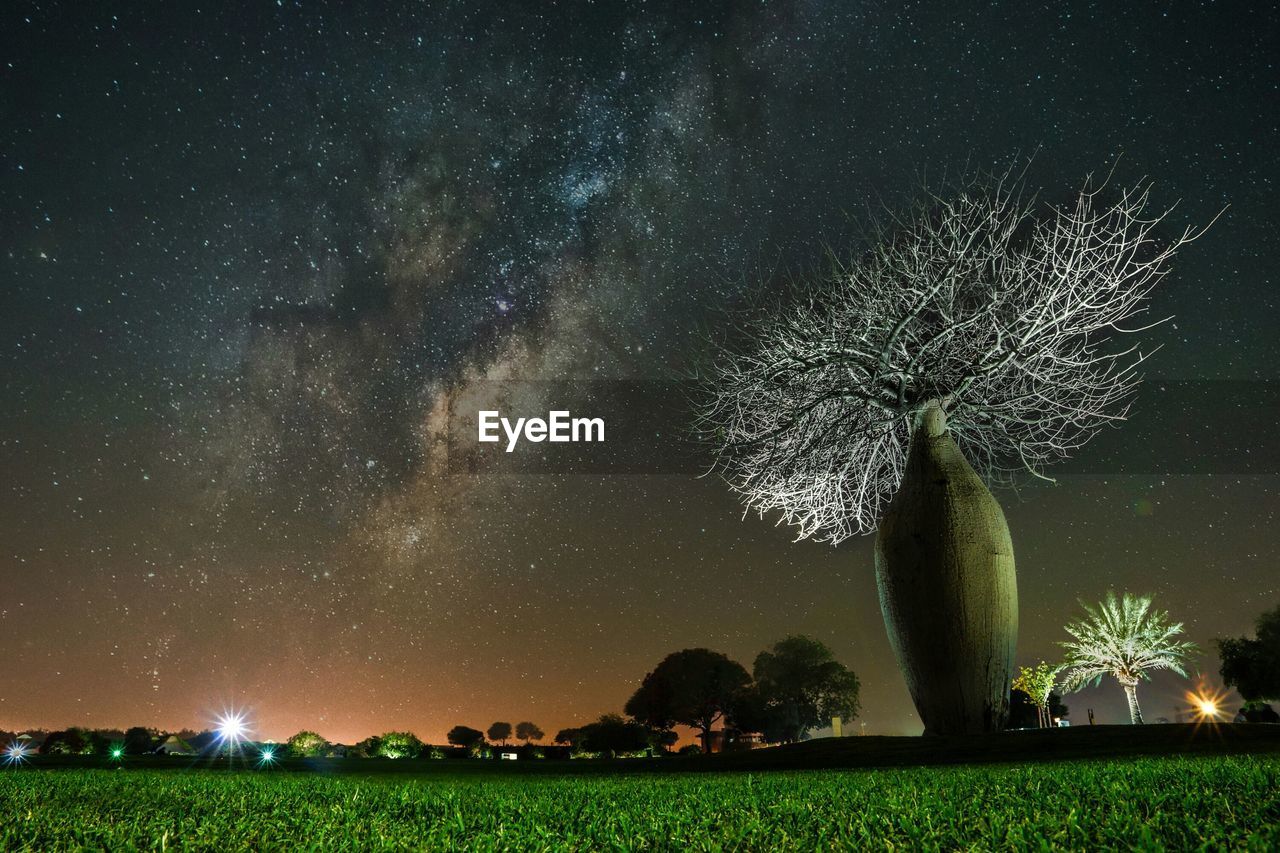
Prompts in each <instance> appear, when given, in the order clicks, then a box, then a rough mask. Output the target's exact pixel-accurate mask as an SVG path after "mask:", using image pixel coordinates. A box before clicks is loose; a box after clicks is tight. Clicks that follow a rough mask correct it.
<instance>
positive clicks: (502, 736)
mask: <svg viewBox="0 0 1280 853" xmlns="http://www.w3.org/2000/svg"><path fill="white" fill-rule="evenodd" d="M486 734H487V735H488V736H489V740H492V741H497V742H498V743H501V744H505V743H506V742H507V739H508V738H510V737H511V724H510V723H494V724H493V725H491V726H489V731H488V732H486Z"/></svg>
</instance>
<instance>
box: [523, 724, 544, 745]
mask: <svg viewBox="0 0 1280 853" xmlns="http://www.w3.org/2000/svg"><path fill="white" fill-rule="evenodd" d="M516 737H518V738H520V740H522V741H524V742H525V743H528V742H529V741H531V740H542V739H543V738H544V737H546V735H544V734H543V733H542V729H540V728H538V727H537V726H536V725H534V724H533V723H516Z"/></svg>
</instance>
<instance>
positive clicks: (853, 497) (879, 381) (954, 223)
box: [699, 173, 1198, 542]
mask: <svg viewBox="0 0 1280 853" xmlns="http://www.w3.org/2000/svg"><path fill="white" fill-rule="evenodd" d="M1101 189H1102V188H1101V187H1097V186H1095V185H1093V184H1092V183H1091V182H1089V181H1086V183H1085V186H1084V188H1083V189H1082V190H1081V191H1080V192H1079V193H1078V194H1077V195H1076V198H1075V202H1074V204H1069V205H1065V206H1062V207H1049V206H1045V205H1041V204H1040V203H1038V202H1037V200H1036V199H1035V196H1034V194H1033V193H1029V192H1026V191H1025V189H1024V187H1023V185H1022V182H1021V179H1020V178H1019V177H1018V176H1017V175H1014V174H1012V173H1008V174H1005V175H1003V176H995V177H993V178H990V179H988V178H982V177H980V178H977V179H974V180H969V181H965V182H962V183H961V184H960V185H959V186H957V187H955V188H954V189H952V190H950V191H949V192H947V193H945V194H932V193H931V194H927V195H925V196H924V197H923V198H922V201H921V202H920V203H919V204H918V205H916V206H915V207H914V208H912V209H909V210H907V211H905V212H903V213H899V214H897V215H894V216H892V217H891V219H890V220H889V224H888V225H887V226H886V227H882V228H876V229H873V232H872V234H871V238H872V239H871V242H870V244H869V245H868V247H867V250H866V251H865V252H862V253H860V254H856V255H854V256H853V257H851V258H848V259H845V258H836V257H833V258H832V259H831V261H830V263H829V265H828V268H827V269H826V270H825V271H823V272H822V273H820V274H819V275H817V276H814V277H813V280H812V281H803V282H799V283H798V284H797V285H796V286H795V287H793V288H792V289H791V292H789V293H787V294H786V295H785V297H784V298H783V299H781V300H780V301H779V304H777V305H773V306H767V307H766V308H765V309H764V310H762V311H759V312H758V313H757V315H756V316H751V317H748V318H745V319H744V320H743V321H741V322H740V323H737V324H730V328H731V329H732V330H733V331H731V332H730V334H731V335H733V336H736V340H734V339H732V338H731V339H730V340H729V341H727V342H724V343H723V344H722V346H721V347H720V351H719V353H718V357H717V358H715V359H714V361H713V362H712V363H711V364H710V365H709V366H708V367H707V369H706V370H704V371H702V374H701V375H702V377H703V380H704V391H705V395H704V396H705V404H704V406H703V407H702V413H701V418H700V421H699V425H700V427H701V431H702V434H703V435H704V436H705V437H706V439H707V441H708V443H709V444H711V445H712V447H713V450H714V451H715V453H716V455H717V461H718V466H719V469H720V471H721V472H722V473H723V474H724V476H725V478H726V479H727V480H728V482H729V484H730V486H731V487H732V488H733V489H734V491H736V492H737V493H738V494H739V495H740V496H741V497H742V499H743V501H744V502H745V503H746V505H747V506H748V507H749V508H750V509H752V510H755V511H757V512H759V513H760V514H762V515H763V514H765V513H768V512H772V511H775V510H776V511H778V512H779V513H780V514H781V518H782V519H783V520H784V521H786V522H787V523H789V524H793V525H795V526H796V527H797V528H798V533H797V536H798V538H802V539H803V538H807V537H810V536H816V537H818V538H819V539H822V540H828V541H831V542H839V541H840V540H842V539H844V538H846V537H848V536H851V535H855V534H860V533H869V532H871V531H872V530H874V529H875V528H876V525H877V523H878V520H879V518H880V515H881V514H882V512H883V510H884V508H885V506H886V505H887V504H888V501H889V500H890V498H891V497H892V496H893V494H894V493H895V492H896V491H897V489H898V485H899V483H900V482H901V479H902V473H903V467H904V462H905V459H906V452H907V447H908V445H909V441H910V432H911V429H912V424H913V423H914V422H915V421H916V415H918V414H919V413H920V412H921V411H922V410H924V409H925V408H929V407H937V408H938V409H939V410H940V412H941V413H942V414H943V415H945V420H946V423H948V424H949V427H950V431H951V433H952V435H953V436H954V437H955V440H956V442H957V443H958V444H959V446H960V448H961V450H962V451H963V452H964V455H965V456H966V457H967V459H968V460H969V462H970V463H971V464H972V465H973V466H974V467H975V468H976V469H978V470H979V471H980V472H985V473H986V474H987V475H988V476H1000V475H1002V474H1004V475H1007V474H1010V473H1012V472H1016V471H1024V470H1029V471H1032V472H1033V473H1039V471H1040V470H1041V469H1042V468H1044V467H1046V466H1047V465H1049V464H1050V463H1052V462H1055V461H1057V460H1059V459H1061V458H1063V457H1066V456H1068V455H1070V453H1071V452H1072V451H1073V450H1075V449H1076V448H1078V447H1079V446H1081V445H1082V444H1084V443H1085V442H1086V441H1088V440H1089V439H1090V438H1091V437H1092V436H1093V435H1094V434H1095V433H1097V432H1098V431H1099V430H1100V429H1102V428H1103V427H1105V426H1108V425H1110V424H1112V423H1114V422H1115V421H1116V419H1117V418H1122V417H1123V416H1124V414H1125V412H1126V410H1127V405H1128V401H1129V399H1130V397H1131V396H1132V393H1133V391H1134V390H1135V389H1136V387H1137V386H1138V384H1139V381H1140V379H1141V375H1140V366H1141V364H1142V362H1143V360H1144V356H1143V354H1142V353H1140V352H1139V351H1138V350H1137V348H1136V347H1134V346H1131V345H1129V344H1128V343H1127V342H1126V343H1124V344H1118V345H1117V344H1115V343H1114V342H1115V341H1116V340H1117V339H1123V338H1124V337H1125V336H1122V335H1119V334H1117V333H1118V332H1121V331H1123V332H1132V331H1138V330H1140V329H1141V328H1142V326H1143V323H1142V322H1141V320H1137V319H1135V318H1138V317H1140V315H1142V314H1143V313H1144V312H1145V310H1146V302H1147V298H1148V296H1149V294H1150V293H1151V291H1152V289H1153V288H1154V287H1155V286H1156V284H1158V283H1159V281H1160V280H1161V279H1162V278H1163V277H1164V276H1165V275H1166V274H1167V272H1168V270H1169V268H1170V263H1171V261H1172V258H1173V256H1174V255H1175V253H1176V252H1177V251H1178V250H1179V249H1180V248H1181V247H1182V246H1183V245H1185V244H1186V243H1187V242H1189V241H1190V240H1192V239H1195V237H1196V236H1198V235H1197V234H1195V233H1193V232H1192V231H1190V230H1185V231H1183V232H1182V234H1181V235H1178V234H1176V233H1175V234H1174V235H1172V239H1169V240H1157V229H1158V228H1159V227H1160V223H1161V221H1162V219H1163V218H1164V216H1165V215H1166V213H1167V211H1164V212H1161V211H1153V210H1151V209H1150V205H1149V190H1150V188H1149V186H1138V187H1134V188H1131V189H1122V190H1120V191H1119V192H1117V193H1115V196H1114V200H1113V201H1111V202H1110V203H1107V202H1104V201H1103V200H1102V199H1101ZM1127 320H1132V321H1133V322H1131V323H1126V322H1125V321H1127ZM1156 322H1159V320H1156ZM1147 325H1151V324H1150V323H1147Z"/></svg>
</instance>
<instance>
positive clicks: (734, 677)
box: [625, 649, 751, 752]
mask: <svg viewBox="0 0 1280 853" xmlns="http://www.w3.org/2000/svg"><path fill="white" fill-rule="evenodd" d="M750 683H751V676H749V675H748V674H747V671H746V669H744V668H743V666H742V664H740V663H738V662H736V661H733V660H730V659H729V658H728V657H726V656H725V655H723V654H721V653H720V652H713V651H711V650H710V649H684V650H683V651H679V652H674V653H672V654H669V655H667V656H666V657H665V658H663V659H662V662H661V663H659V664H658V666H657V668H656V669H654V670H653V672H650V673H649V674H648V675H646V676H645V677H644V681H643V682H641V684H640V687H639V689H638V690H636V692H635V694H633V695H632V697H631V698H630V699H628V700H627V704H626V709H625V710H626V712H627V713H628V714H630V715H631V716H632V717H634V718H635V719H636V720H638V721H640V722H641V723H643V724H645V725H647V726H649V727H650V728H653V729H658V730H665V729H669V728H671V727H672V726H673V725H675V724H677V723H678V724H680V725H685V726H690V727H692V728H694V729H697V730H698V733H699V736H700V737H701V738H702V745H703V750H704V751H706V752H710V746H711V729H712V727H713V726H714V725H715V724H716V722H718V721H719V720H721V719H723V718H724V716H725V714H726V713H727V712H728V711H730V710H731V709H732V708H733V705H734V702H735V701H736V700H737V698H738V695H739V694H740V693H741V692H742V691H743V690H744V689H745V688H746V687H747V685H749V684H750Z"/></svg>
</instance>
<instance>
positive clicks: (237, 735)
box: [218, 713, 248, 744]
mask: <svg viewBox="0 0 1280 853" xmlns="http://www.w3.org/2000/svg"><path fill="white" fill-rule="evenodd" d="M247 730H248V729H247V727H246V726H245V722H244V716H243V715H242V714H240V713H228V714H223V715H222V716H221V717H219V718H218V739H219V740H223V741H228V742H230V743H233V744H235V743H239V742H240V741H241V740H242V739H243V738H244V734H245V732H246V731H247Z"/></svg>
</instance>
